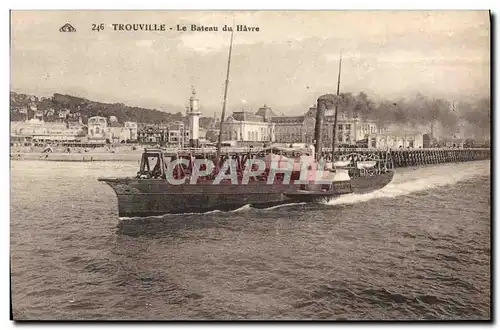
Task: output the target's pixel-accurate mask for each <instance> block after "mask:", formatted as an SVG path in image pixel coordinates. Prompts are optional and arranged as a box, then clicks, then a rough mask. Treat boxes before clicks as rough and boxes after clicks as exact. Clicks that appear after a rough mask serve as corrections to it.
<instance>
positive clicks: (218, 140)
mask: <svg viewBox="0 0 500 330" xmlns="http://www.w3.org/2000/svg"><path fill="white" fill-rule="evenodd" d="M233 35H234V20H233V27H232V29H231V42H230V43H229V55H228V57H227V73H226V82H225V86H224V102H223V103H222V114H221V116H220V125H219V138H218V139H217V151H216V154H215V157H216V158H215V159H216V162H217V166H218V162H219V157H220V152H221V144H222V141H221V140H222V124H223V123H224V118H225V117H226V103H227V87H228V85H229V69H230V67H231V53H232V52H233Z"/></svg>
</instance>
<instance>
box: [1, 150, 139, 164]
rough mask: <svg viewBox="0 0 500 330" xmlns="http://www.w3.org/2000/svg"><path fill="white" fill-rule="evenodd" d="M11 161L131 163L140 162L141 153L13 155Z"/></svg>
mask: <svg viewBox="0 0 500 330" xmlns="http://www.w3.org/2000/svg"><path fill="white" fill-rule="evenodd" d="M10 159H11V160H43V161H59V162H96V161H129V162H139V161H140V160H141V153H105V152H96V153H91V152H86V153H57V152H54V153H52V152H50V153H43V154H42V153H11V154H10Z"/></svg>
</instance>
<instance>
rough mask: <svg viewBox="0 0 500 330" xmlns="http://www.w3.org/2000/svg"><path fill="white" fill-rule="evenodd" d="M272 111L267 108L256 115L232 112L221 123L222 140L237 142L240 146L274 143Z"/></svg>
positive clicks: (261, 109)
mask: <svg viewBox="0 0 500 330" xmlns="http://www.w3.org/2000/svg"><path fill="white" fill-rule="evenodd" d="M271 114H273V113H272V110H271V109H270V108H268V107H267V106H264V107H262V108H260V109H259V110H258V111H257V113H255V114H254V113H252V112H249V111H244V110H242V111H234V112H233V113H232V115H230V116H229V117H228V118H227V119H226V120H225V121H224V122H223V123H222V140H224V141H239V142H240V143H242V144H251V143H266V142H274V141H275V124H274V123H273V122H272V118H273V117H271V116H270V115H271Z"/></svg>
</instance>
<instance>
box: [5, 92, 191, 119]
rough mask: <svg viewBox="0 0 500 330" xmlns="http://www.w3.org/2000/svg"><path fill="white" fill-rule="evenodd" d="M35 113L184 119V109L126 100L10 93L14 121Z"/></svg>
mask: <svg viewBox="0 0 500 330" xmlns="http://www.w3.org/2000/svg"><path fill="white" fill-rule="evenodd" d="M26 110H27V113H26ZM36 113H38V115H39V116H40V115H42V114H43V119H44V120H45V121H56V120H60V119H71V118H73V119H77V118H79V117H81V118H82V121H83V122H84V123H86V121H87V119H88V118H89V117H92V116H103V117H109V116H115V117H116V118H117V119H118V121H119V122H121V123H123V122H125V121H135V122H139V123H149V124H164V123H168V122H172V121H177V120H182V119H183V114H182V113H181V112H177V113H175V114H172V113H167V112H163V111H159V110H153V109H146V108H139V107H130V106H127V105H125V104H123V103H102V102H95V101H91V100H87V99H85V98H81V97H75V96H71V95H63V94H58V93H56V94H54V95H53V96H52V97H49V98H45V97H41V98H38V97H36V96H33V95H26V94H18V93H15V92H10V120H11V121H17V120H25V119H26V118H33V117H35V114H36Z"/></svg>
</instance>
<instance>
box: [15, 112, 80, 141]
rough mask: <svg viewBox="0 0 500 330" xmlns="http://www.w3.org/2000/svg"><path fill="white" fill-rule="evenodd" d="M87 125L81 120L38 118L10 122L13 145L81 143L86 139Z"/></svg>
mask: <svg viewBox="0 0 500 330" xmlns="http://www.w3.org/2000/svg"><path fill="white" fill-rule="evenodd" d="M84 128H85V126H84V125H83V124H82V123H81V121H79V122H67V123H64V122H45V121H43V120H41V119H38V118H32V119H30V120H27V121H14V122H11V123H10V139H11V145H21V146H24V145H27V144H29V145H46V144H50V143H79V142H81V141H82V140H84V137H85V135H86V134H85V130H84Z"/></svg>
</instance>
